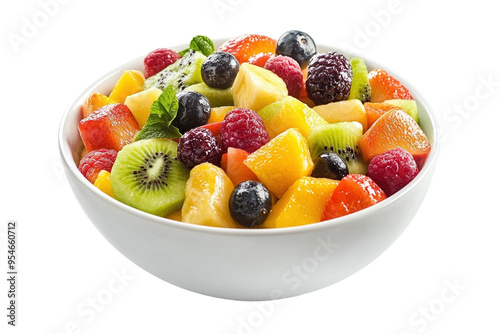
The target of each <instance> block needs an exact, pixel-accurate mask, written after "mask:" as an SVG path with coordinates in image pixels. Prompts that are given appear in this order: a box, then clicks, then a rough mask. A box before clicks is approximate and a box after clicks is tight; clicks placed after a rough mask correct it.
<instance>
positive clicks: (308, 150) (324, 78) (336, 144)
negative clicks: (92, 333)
mask: <svg viewBox="0 0 500 334" xmlns="http://www.w3.org/2000/svg"><path fill="white" fill-rule="evenodd" d="M81 110H82V120H81V121H80V122H79V124H78V128H79V132H80V135H81V139H82V141H83V144H84V146H85V148H84V151H83V152H82V158H81V161H80V162H79V166H78V168H79V170H80V171H81V173H82V174H83V175H84V176H85V177H86V178H87V179H88V181H89V182H92V183H93V184H94V185H95V186H96V187H97V188H99V189H100V190H102V191H103V192H105V193H106V194H108V195H109V196H112V197H114V198H115V199H116V200H118V201H120V202H123V203H125V204H127V205H129V206H132V207H134V208H137V209H139V210H142V211H144V212H147V213H150V214H153V215H157V216H161V217H166V218H169V219H175V220H178V221H182V222H185V223H191V224H198V225H207V226H215V227H230V228H278V227H289V226H297V225H305V224H311V223H318V222H320V221H324V220H329V219H333V218H337V217H341V216H345V215H348V214H351V213H353V212H356V211H359V210H362V209H364V208H367V207H369V206H372V205H374V204H376V203H378V202H380V201H383V200H385V199H386V198H387V197H389V196H392V195H393V194H395V193H397V192H398V191H400V190H401V189H402V188H404V187H405V186H406V185H407V184H408V183H410V182H411V181H412V180H413V179H414V178H415V176H416V175H417V174H418V173H419V170H420V169H421V168H422V166H423V165H424V163H425V160H426V157H427V156H428V154H429V152H430V150H431V144H430V142H429V140H428V139H427V137H426V135H425V133H424V132H423V131H422V129H421V128H420V126H419V118H418V116H419V115H418V108H417V103H416V102H415V101H414V100H413V97H412V95H411V93H410V92H409V90H408V89H407V88H406V87H404V85H403V84H402V83H401V82H399V81H398V80H397V79H396V78H394V77H393V76H391V74H389V73H387V72H386V71H385V70H384V69H381V68H375V69H372V70H370V71H369V70H368V68H367V66H366V64H365V62H364V60H363V59H362V58H360V57H355V58H352V59H348V58H346V57H345V56H344V55H343V54H342V53H340V52H336V51H330V52H324V53H318V52H317V49H316V44H315V42H314V40H313V39H312V38H311V37H310V36H309V35H308V34H306V33H304V32H302V31H297V30H292V31H287V32H285V33H284V34H283V35H282V36H280V37H279V38H278V39H274V38H272V37H269V36H264V35H256V34H247V35H242V36H239V37H236V38H233V39H230V40H228V41H226V42H225V43H223V44H222V45H221V46H220V47H218V48H215V46H214V43H213V42H212V41H211V40H210V39H209V38H208V37H206V36H201V35H199V36H196V37H194V38H193V39H192V41H191V43H190V44H189V48H188V49H186V50H171V49H167V48H160V49H157V50H154V51H152V52H150V53H149V54H148V55H147V56H146V57H145V59H144V69H143V71H142V70H141V71H139V70H136V69H130V70H126V71H124V72H123V73H122V75H121V77H120V78H119V80H118V81H117V82H116V85H115V86H114V88H113V89H112V91H111V92H95V93H92V94H91V95H90V96H88V98H87V99H86V101H85V102H84V103H83V105H82V108H81Z"/></svg>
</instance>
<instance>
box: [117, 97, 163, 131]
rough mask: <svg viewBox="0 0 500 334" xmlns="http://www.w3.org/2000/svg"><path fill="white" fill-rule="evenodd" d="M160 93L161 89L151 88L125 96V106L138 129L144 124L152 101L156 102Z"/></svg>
mask: <svg viewBox="0 0 500 334" xmlns="http://www.w3.org/2000/svg"><path fill="white" fill-rule="evenodd" d="M161 93H162V91H161V89H158V88H156V87H151V88H149V89H146V90H144V91H142V92H139V93H135V94H132V95H130V96H127V98H126V99H125V105H126V106H127V107H128V108H129V109H130V111H131V112H132V115H134V117H135V120H136V121H137V124H139V128H141V129H142V127H143V126H144V124H146V121H147V120H148V117H149V111H150V109H151V105H152V104H153V102H154V101H156V100H158V97H160V95H161Z"/></svg>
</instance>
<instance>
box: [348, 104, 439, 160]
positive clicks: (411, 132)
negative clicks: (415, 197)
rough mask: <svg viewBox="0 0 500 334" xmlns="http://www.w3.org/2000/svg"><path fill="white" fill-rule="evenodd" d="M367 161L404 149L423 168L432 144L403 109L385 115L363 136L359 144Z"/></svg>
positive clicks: (393, 110)
mask: <svg viewBox="0 0 500 334" xmlns="http://www.w3.org/2000/svg"><path fill="white" fill-rule="evenodd" d="M358 146H359V148H360V149H361V154H362V155H363V159H364V160H365V161H367V162H368V161H370V160H371V159H373V158H374V157H375V156H377V155H379V154H382V153H384V152H387V151H389V150H391V149H394V148H398V147H400V148H404V149H405V150H407V151H408V152H410V154H411V155H413V158H414V159H415V161H416V162H417V165H418V167H419V168H422V166H423V164H424V162H425V159H426V158H427V156H428V155H429V152H430V151H431V144H430V142H429V140H428V139H427V137H426V135H425V133H424V132H423V131H422V129H421V128H420V126H419V125H418V123H417V122H415V120H414V119H413V118H412V117H411V116H410V115H408V114H407V113H406V112H405V111H403V110H402V109H399V108H396V109H391V110H389V111H387V112H386V113H384V114H383V115H382V116H380V117H379V119H378V120H377V121H376V122H375V123H374V124H373V125H372V126H371V127H370V128H369V129H368V130H367V131H366V132H365V133H364V134H363V136H362V137H361V139H360V140H359V143H358Z"/></svg>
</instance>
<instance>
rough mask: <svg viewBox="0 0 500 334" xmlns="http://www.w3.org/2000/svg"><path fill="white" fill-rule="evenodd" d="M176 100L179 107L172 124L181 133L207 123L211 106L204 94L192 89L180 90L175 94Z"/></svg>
mask: <svg viewBox="0 0 500 334" xmlns="http://www.w3.org/2000/svg"><path fill="white" fill-rule="evenodd" d="M177 100H178V101H179V109H178V110H177V115H176V116H175V118H174V120H173V121H172V124H173V125H174V126H176V127H177V128H178V129H179V131H180V132H181V133H185V132H187V131H189V130H191V129H194V128H196V127H198V126H201V125H205V124H207V122H208V119H209V118H210V113H211V108H210V102H208V99H207V98H206V97H205V95H203V94H201V93H198V92H194V91H182V92H180V93H179V94H177Z"/></svg>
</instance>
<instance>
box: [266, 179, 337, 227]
mask: <svg viewBox="0 0 500 334" xmlns="http://www.w3.org/2000/svg"><path fill="white" fill-rule="evenodd" d="M338 183H339V181H334V180H330V179H322V178H314V177H310V176H304V177H302V178H300V179H298V180H297V181H295V182H294V183H293V184H292V185H291V186H290V188H288V190H287V191H286V192H285V194H284V195H283V197H281V199H280V200H279V201H278V202H277V203H276V205H274V206H273V208H272V210H271V213H270V214H269V216H268V217H267V219H266V221H265V222H264V224H263V225H262V227H263V228H275V227H289V226H299V225H307V224H313V223H317V222H319V221H321V214H322V213H323V208H324V206H325V204H326V202H327V201H328V199H329V198H330V196H331V194H332V193H333V191H334V189H335V188H336V187H337V185H338Z"/></svg>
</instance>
